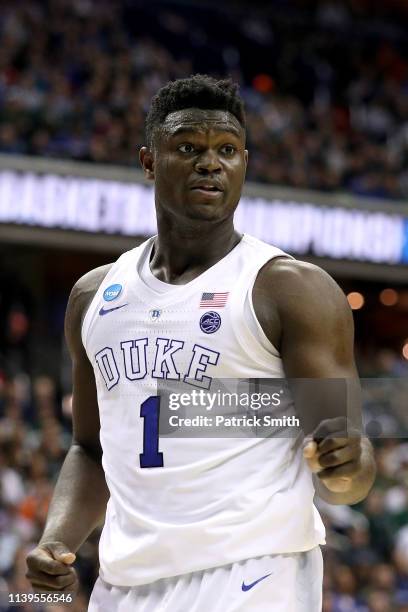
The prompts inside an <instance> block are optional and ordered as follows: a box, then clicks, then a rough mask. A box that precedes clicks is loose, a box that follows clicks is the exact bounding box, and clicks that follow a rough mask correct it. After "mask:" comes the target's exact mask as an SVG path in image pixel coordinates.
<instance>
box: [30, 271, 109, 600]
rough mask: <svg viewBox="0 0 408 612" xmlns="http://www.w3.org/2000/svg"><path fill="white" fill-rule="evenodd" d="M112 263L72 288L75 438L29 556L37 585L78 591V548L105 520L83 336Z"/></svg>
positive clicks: (69, 336)
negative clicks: (74, 566)
mask: <svg viewBox="0 0 408 612" xmlns="http://www.w3.org/2000/svg"><path fill="white" fill-rule="evenodd" d="M109 267H110V266H103V267H102V268H97V269H96V270H92V272H89V273H88V274H86V275H85V276H84V277H82V278H81V279H80V280H79V281H78V282H77V283H76V285H75V286H74V288H73V289H72V292H71V295H70V298H69V301H68V306H67V311H66V316H65V335H66V340H67V344H68V348H69V351H70V355H71V358H72V368H73V369H72V372H73V398H72V402H73V404H72V422H73V442H72V445H71V448H70V449H69V451H68V454H67V456H66V458H65V461H64V464H63V466H62V468H61V472H60V474H59V477H58V481H57V483H56V486H55V490H54V494H53V497H52V501H51V505H50V509H49V512H48V517H47V523H46V526H45V529H44V533H43V535H42V537H41V540H40V542H39V544H38V546H37V548H35V549H34V550H33V551H32V552H31V553H30V554H29V555H28V557H27V565H28V572H27V578H28V580H30V582H31V584H32V585H33V587H34V588H35V589H36V590H49V591H50V590H59V591H66V590H73V589H74V588H75V583H76V575H75V572H74V570H73V569H72V568H70V567H69V565H70V564H71V563H73V561H74V560H75V554H74V553H75V552H76V551H77V550H78V548H79V547H80V546H81V544H82V543H83V542H84V541H85V540H86V538H87V537H88V536H89V535H90V533H91V532H92V531H93V530H94V529H95V528H96V527H97V526H98V525H99V524H100V523H101V522H102V521H103V518H104V514H105V509H106V504H107V501H108V498H109V492H108V488H107V486H106V482H105V477H104V472H103V469H102V464H101V457H102V450H101V446H100V440H99V429H100V422H99V410H98V402H97V394H96V385H95V378H94V372H93V369H92V366H91V364H90V362H89V360H88V357H87V355H86V352H85V349H84V347H83V344H82V339H81V328H82V321H83V317H84V314H85V312H86V309H87V307H88V305H89V304H90V302H91V300H92V298H93V296H94V294H95V291H96V290H97V288H98V286H99V284H100V283H101V282H102V280H103V278H104V277H105V275H106V273H107V272H108V269H109Z"/></svg>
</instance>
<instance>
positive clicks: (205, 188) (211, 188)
mask: <svg viewBox="0 0 408 612" xmlns="http://www.w3.org/2000/svg"><path fill="white" fill-rule="evenodd" d="M191 190H192V191H201V192H205V193H221V192H222V189H220V188H219V187H218V186H217V185H211V184H209V183H208V184H206V183H202V184H199V185H194V186H193V187H191Z"/></svg>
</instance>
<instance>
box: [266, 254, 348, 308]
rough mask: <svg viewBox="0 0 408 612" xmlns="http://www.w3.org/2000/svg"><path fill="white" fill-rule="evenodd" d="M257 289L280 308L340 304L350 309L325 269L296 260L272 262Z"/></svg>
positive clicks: (267, 265) (281, 258) (328, 306)
mask: <svg viewBox="0 0 408 612" xmlns="http://www.w3.org/2000/svg"><path fill="white" fill-rule="evenodd" d="M255 290H256V291H257V292H259V293H260V294H262V295H263V296H264V298H266V299H267V300H268V301H273V302H274V303H275V305H276V306H277V308H278V309H279V310H280V309H281V308H283V309H284V310H287V309H288V307H290V308H295V309H298V308H303V309H304V308H309V307H310V308H316V307H317V309H318V310H320V309H321V308H322V307H324V308H325V309H326V310H327V308H329V309H330V307H336V306H337V307H340V308H341V307H345V308H346V309H347V310H349V307H348V303H347V300H346V297H345V295H344V293H343V291H342V290H341V289H340V287H339V286H338V284H337V283H336V282H335V280H334V279H333V278H332V277H331V276H330V275H329V274H328V273H327V272H325V270H323V269H322V268H319V266H316V265H314V264H311V263H308V262H305V261H298V260H296V259H289V258H284V257H279V258H276V259H273V260H271V261H269V262H268V263H267V264H266V265H265V266H264V267H263V268H262V269H261V270H260V272H259V274H258V277H257V280H256V283H255Z"/></svg>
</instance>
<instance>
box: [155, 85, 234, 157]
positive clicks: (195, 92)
mask: <svg viewBox="0 0 408 612" xmlns="http://www.w3.org/2000/svg"><path fill="white" fill-rule="evenodd" d="M184 108H201V109H204V110H225V111H229V112H230V113H231V114H232V115H234V116H235V117H236V118H237V119H238V121H239V123H240V124H241V126H242V127H243V128H244V129H245V110H244V102H243V100H242V98H241V97H240V95H239V93H238V84H237V83H234V82H233V81H232V80H231V79H224V80H217V79H215V78H213V77H211V76H209V75H207V74H194V75H192V76H190V77H188V78H186V79H177V80H176V81H170V82H169V83H167V85H165V86H164V87H162V88H161V89H159V91H158V92H157V94H156V95H155V96H154V97H153V98H152V102H151V105H150V110H149V113H148V115H147V117H146V138H147V143H148V146H149V147H152V144H153V139H154V133H155V131H156V129H157V128H158V127H159V126H160V125H161V124H162V123H163V121H164V120H165V119H166V117H167V115H169V114H170V113H173V112H175V111H178V110H183V109H184Z"/></svg>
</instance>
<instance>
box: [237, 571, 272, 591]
mask: <svg viewBox="0 0 408 612" xmlns="http://www.w3.org/2000/svg"><path fill="white" fill-rule="evenodd" d="M271 574H273V572H270V573H269V574H265V576H262V577H261V578H258V580H255V582H251V584H245V583H244V582H242V587H241V588H242V590H243V591H250V590H251V589H252V588H253V587H254V586H255V585H256V584H258V582H261V580H265V578H267V577H268V576H270V575H271Z"/></svg>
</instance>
